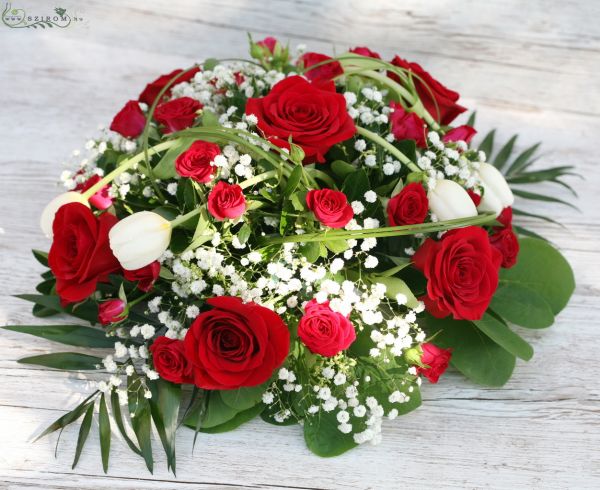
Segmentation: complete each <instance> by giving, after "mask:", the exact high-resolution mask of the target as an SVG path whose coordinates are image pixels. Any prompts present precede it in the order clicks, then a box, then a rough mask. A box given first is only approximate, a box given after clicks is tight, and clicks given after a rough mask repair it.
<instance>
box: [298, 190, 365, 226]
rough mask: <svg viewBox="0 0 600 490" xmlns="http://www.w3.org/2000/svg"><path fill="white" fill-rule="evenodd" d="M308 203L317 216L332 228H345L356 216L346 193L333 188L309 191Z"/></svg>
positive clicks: (307, 195)
mask: <svg viewBox="0 0 600 490" xmlns="http://www.w3.org/2000/svg"><path fill="white" fill-rule="evenodd" d="M306 205H307V206H308V209H310V210H311V211H312V212H313V213H314V214H315V217H316V218H317V219H318V220H319V221H320V222H321V223H323V224H324V225H325V226H329V227H330V228H343V227H344V226H346V225H347V224H348V222H349V221H350V220H351V219H352V217H353V216H354V211H352V206H350V204H348V198H347V197H346V194H344V193H343V192H340V191H334V190H331V189H321V190H318V191H317V190H312V191H308V194H306Z"/></svg>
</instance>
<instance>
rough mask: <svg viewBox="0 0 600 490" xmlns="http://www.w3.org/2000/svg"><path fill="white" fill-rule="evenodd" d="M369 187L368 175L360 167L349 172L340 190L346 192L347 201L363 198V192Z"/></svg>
mask: <svg viewBox="0 0 600 490" xmlns="http://www.w3.org/2000/svg"><path fill="white" fill-rule="evenodd" d="M370 189H371V187H370V184H369V177H367V173H366V172H365V170H364V169H362V168H361V169H359V170H355V171H354V172H353V173H351V174H349V175H348V176H347V177H346V179H345V180H344V185H343V186H342V191H343V192H344V194H346V197H347V198H348V202H352V201H361V200H363V199H364V195H365V192H367V191H368V190H370Z"/></svg>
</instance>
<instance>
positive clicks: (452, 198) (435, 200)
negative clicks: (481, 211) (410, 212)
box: [427, 179, 477, 221]
mask: <svg viewBox="0 0 600 490" xmlns="http://www.w3.org/2000/svg"><path fill="white" fill-rule="evenodd" d="M427 198H428V199H429V209H430V210H431V212H432V213H434V214H435V215H436V216H437V217H438V219H440V220H441V221H446V220H449V219H457V218H469V217H471V216H477V208H475V204H473V201H472V199H471V198H470V197H469V194H468V193H467V191H465V190H464V189H463V188H462V187H461V186H460V185H458V184H457V183H456V182H454V181H452V180H446V179H442V180H438V181H437V182H436V185H435V188H434V189H430V190H429V193H428V194H427Z"/></svg>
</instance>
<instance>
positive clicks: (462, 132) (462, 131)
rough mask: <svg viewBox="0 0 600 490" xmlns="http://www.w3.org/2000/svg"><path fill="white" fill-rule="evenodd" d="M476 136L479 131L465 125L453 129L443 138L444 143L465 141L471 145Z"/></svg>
mask: <svg viewBox="0 0 600 490" xmlns="http://www.w3.org/2000/svg"><path fill="white" fill-rule="evenodd" d="M476 134H477V131H476V130H475V128H472V127H471V126H467V125H466V124H463V125H462V126H457V127H456V128H452V129H451V130H450V131H448V132H447V133H446V134H445V135H444V137H443V138H442V141H443V142H444V143H448V142H450V141H464V142H465V143H470V142H471V140H472V139H473V136H475V135H476Z"/></svg>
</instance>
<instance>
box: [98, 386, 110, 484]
mask: <svg viewBox="0 0 600 490" xmlns="http://www.w3.org/2000/svg"><path fill="white" fill-rule="evenodd" d="M98 431H99V434H100V454H101V455H102V469H103V470H104V473H106V472H107V471H108V458H109V455H110V435H111V434H110V419H109V418H108V408H106V399H105V398H104V393H102V396H101V397H100V412H99V414H98Z"/></svg>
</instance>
